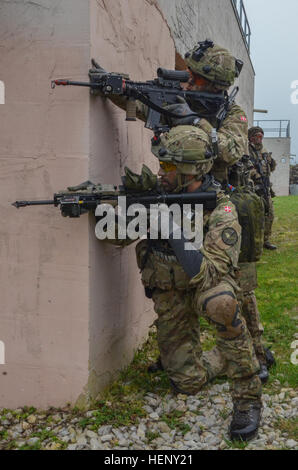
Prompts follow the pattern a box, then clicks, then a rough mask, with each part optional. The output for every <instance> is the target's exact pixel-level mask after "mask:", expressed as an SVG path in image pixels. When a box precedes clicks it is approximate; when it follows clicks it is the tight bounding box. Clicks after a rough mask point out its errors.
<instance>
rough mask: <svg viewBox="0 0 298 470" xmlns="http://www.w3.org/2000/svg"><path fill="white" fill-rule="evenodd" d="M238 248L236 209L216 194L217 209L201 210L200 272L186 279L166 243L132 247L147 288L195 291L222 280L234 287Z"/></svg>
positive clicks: (239, 234) (159, 242)
mask: <svg viewBox="0 0 298 470" xmlns="http://www.w3.org/2000/svg"><path fill="white" fill-rule="evenodd" d="M128 243H129V242H128ZM128 243H126V244H128ZM240 245H241V227H240V225H239V223H238V216H237V211H236V208H235V206H234V205H233V204H232V203H231V201H230V199H229V197H228V196H227V195H226V194H224V193H223V192H222V191H220V193H218V198H217V207H216V208H215V209H214V210H213V211H204V242H203V247H202V248H201V249H200V251H201V253H202V254H203V262H202V264H201V269H200V272H199V273H198V274H197V275H196V276H195V277H194V278H193V279H190V278H189V277H188V275H187V274H186V273H185V271H184V270H183V268H182V266H181V265H180V264H179V261H178V260H177V258H176V256H175V253H174V252H173V250H172V248H171V247H170V245H169V243H168V242H167V241H166V240H142V241H140V242H139V243H138V245H137V246H136V253H137V263H138V266H139V268H140V270H141V272H142V282H143V284H144V286H145V288H148V289H154V288H155V287H159V288H160V289H163V290H171V289H178V290H189V289H192V288H197V289H198V290H200V291H205V290H207V289H210V288H212V287H214V286H216V285H217V284H218V283H219V282H220V281H221V280H223V279H225V280H227V282H230V284H231V285H232V286H233V287H234V288H236V282H235V273H236V271H237V270H238V268H237V263H238V257H239V253H240ZM122 246H123V243H122Z"/></svg>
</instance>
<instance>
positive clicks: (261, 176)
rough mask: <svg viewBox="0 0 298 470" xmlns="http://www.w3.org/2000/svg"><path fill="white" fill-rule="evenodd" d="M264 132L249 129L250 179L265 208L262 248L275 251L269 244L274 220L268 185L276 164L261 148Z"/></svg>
mask: <svg viewBox="0 0 298 470" xmlns="http://www.w3.org/2000/svg"><path fill="white" fill-rule="evenodd" d="M263 137H264V131H263V129H262V128H261V127H251V128H250V129H249V131H248V139H249V155H250V158H251V162H252V164H253V166H254V168H253V169H252V171H251V179H252V180H253V182H254V186H255V191H256V193H257V194H258V195H259V196H261V197H262V199H263V201H264V206H265V233H264V248H267V249H268V250H276V246H275V245H273V244H272V243H271V242H270V236H271V233H272V224H273V220H274V210H273V201H272V197H274V192H273V191H272V188H271V184H270V174H271V172H272V171H274V170H275V168H276V162H275V160H274V159H273V158H272V154H271V153H268V152H267V151H266V149H265V148H264V147H263V143H262V141H263Z"/></svg>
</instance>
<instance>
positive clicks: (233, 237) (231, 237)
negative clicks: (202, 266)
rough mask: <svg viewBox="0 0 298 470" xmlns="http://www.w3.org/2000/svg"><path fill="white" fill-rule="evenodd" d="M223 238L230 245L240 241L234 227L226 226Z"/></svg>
mask: <svg viewBox="0 0 298 470" xmlns="http://www.w3.org/2000/svg"><path fill="white" fill-rule="evenodd" d="M221 238H222V241H223V242H224V243H225V244H226V245H229V246H234V245H236V243H237V242H238V234H237V232H236V230H235V229H233V228H232V227H228V228H225V229H224V230H223V231H222V233H221Z"/></svg>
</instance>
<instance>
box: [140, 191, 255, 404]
mask: <svg viewBox="0 0 298 470" xmlns="http://www.w3.org/2000/svg"><path fill="white" fill-rule="evenodd" d="M218 199H219V202H218V206H217V207H216V209H215V210H214V211H213V212H211V213H205V214H204V225H205V232H206V233H205V237H204V246H203V248H202V249H201V251H202V253H203V254H204V261H203V263H202V266H201V271H200V273H199V274H198V275H197V276H195V277H194V278H193V279H192V280H190V279H189V278H188V276H187V275H186V273H185V272H184V271H183V269H182V267H181V266H180V265H179V263H178V261H177V260H175V255H174V254H172V255H171V254H170V251H169V252H168V254H165V253H163V251H162V250H161V249H160V248H158V245H157V248H156V249H154V248H153V249H151V251H150V252H149V256H148V257H147V260H146V263H145V266H143V260H144V257H145V255H146V253H147V248H148V246H147V245H148V242H147V241H146V240H142V241H141V242H140V243H139V244H138V246H137V261H138V266H139V267H142V266H143V269H142V282H143V284H144V286H145V287H146V288H150V289H151V290H152V292H153V294H152V298H153V301H154V308H155V311H156V313H157V314H158V319H157V321H156V326H157V337H158V345H159V348H160V353H161V361H162V364H163V367H164V368H165V370H166V371H167V373H168V374H169V377H170V379H171V380H172V382H173V383H174V384H175V387H176V388H177V389H178V390H179V391H181V392H184V393H190V394H193V393H196V392H197V391H198V390H200V388H201V387H202V385H203V384H204V383H206V382H207V381H208V380H209V379H211V378H213V377H214V376H216V375H218V374H219V373H220V372H221V373H224V372H225V373H226V374H227V375H228V376H229V377H230V378H231V379H232V380H233V381H235V389H237V393H238V394H239V393H240V395H241V393H242V395H243V398H244V397H246V396H249V397H250V398H252V397H253V396H254V398H255V399H256V400H257V399H259V396H260V382H259V381H258V380H255V378H254V375H255V374H256V372H257V370H258V369H259V364H258V361H257V359H256V356H255V353H254V349H253V344H252V340H251V336H250V334H249V332H248V330H247V327H246V323H245V320H244V319H243V317H242V315H241V312H240V305H239V303H238V301H237V295H238V294H239V288H238V287H237V283H236V279H235V271H236V270H237V259H238V256H239V251H240V242H241V228H240V226H239V224H238V221H237V212H236V209H235V207H234V206H233V204H232V203H231V201H230V200H229V198H228V196H226V195H225V194H223V193H221V194H220V195H219V197H218ZM151 243H152V242H151ZM165 243H167V242H165ZM159 250H160V253H159ZM200 315H204V316H205V317H206V319H207V320H208V321H209V322H210V323H211V324H212V325H214V326H215V327H216V329H217V348H216V350H214V351H212V352H210V353H209V355H208V354H207V355H206V354H205V353H204V354H203V355H202V352H201V346H200V339H199V323H198V322H199V316H200ZM239 380H240V383H238V382H239ZM251 381H253V382H254V385H253V386H252V385H251ZM241 387H242V388H241ZM240 390H242V392H241V391H240ZM235 396H236V395H235Z"/></svg>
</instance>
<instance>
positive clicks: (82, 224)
mask: <svg viewBox="0 0 298 470" xmlns="http://www.w3.org/2000/svg"><path fill="white" fill-rule="evenodd" d="M189 5H190V6H191V7H192V8H193V9H194V11H195V15H197V16H194V18H197V20H198V21H195V22H194V25H195V26H196V28H197V29H196V31H197V32H200V35H199V36H196V35H194V36H191V38H190V37H189V36H187V33H186V32H185V31H188V32H189V31H190V30H192V28H191V27H190V26H189V25H188V22H189V21H190V19H192V20H193V17H192V15H191V14H190V13H189V11H192V10H189V8H188V7H189ZM173 6H175V11H174V13H172V12H173ZM182 7H183V8H182ZM184 11H186V12H188V13H187V14H184ZM173 14H175V15H176V17H175V18H176V20H177V21H178V19H179V22H180V23H179V24H180V26H181V30H183V31H184V33H183V34H182V36H181V39H179V34H177V33H176V32H175V30H174V28H173V24H172V23H171V15H173ZM233 15H234V13H233V10H232V9H231V6H230V3H229V2H227V1H226V0H220V1H217V0H213V1H210V0H209V1H208V2H207V1H206V2H205V1H200V2H194V1H193V0H190V1H188V2H184V1H183V0H181V1H180V2H178V1H176V0H175V1H174V0H171V2H166V1H165V0H164V1H161V0H160V1H159V3H157V0H109V1H104V0H84V1H82V0H39V1H38V2H32V1H28V0H19V1H14V2H7V1H6V2H0V46H1V55H0V82H1V85H2V84H3V86H2V87H1V90H2V92H1V97H0V99H1V101H0V120H1V126H0V180H1V184H0V195H1V197H0V218H1V221H2V224H1V229H0V286H1V287H0V299H1V303H0V344H1V357H0V406H1V407H18V406H23V405H34V406H37V407H47V406H50V405H51V406H63V405H64V404H65V403H67V402H70V403H72V404H74V403H76V402H77V403H79V404H81V405H86V404H88V401H89V400H90V399H93V398H95V397H96V395H97V393H98V392H99V391H100V390H101V389H102V388H103V387H104V386H105V385H106V384H107V383H108V382H109V381H110V380H111V379H112V377H113V376H114V375H115V374H116V373H117V371H118V370H119V369H120V368H121V367H123V366H124V365H126V364H127V363H128V362H129V360H130V359H131V358H132V355H133V352H134V350H135V349H136V348H137V347H138V345H140V344H141V343H142V341H143V340H144V339H145V337H146V335H147V331H148V325H149V324H151V323H152V320H153V318H154V314H153V310H152V303H151V302H150V301H149V300H147V299H145V297H144V292H143V288H142V286H141V282H140V279H139V273H138V270H137V267H136V263H135V255H134V247H133V246H132V247H129V248H128V249H127V250H120V249H117V248H115V247H113V246H108V245H105V244H103V243H100V242H99V241H98V240H97V239H96V237H95V234H94V228H95V220H94V217H92V216H91V215H90V216H88V215H85V216H83V217H81V218H80V219H69V218H67V219H64V218H62V217H61V215H60V212H59V210H58V209H57V208H54V207H46V206H40V207H27V208H24V209H19V210H18V211H17V210H16V209H15V208H14V207H12V206H11V203H12V202H14V201H15V200H20V199H49V198H51V197H52V195H53V193H54V192H57V191H58V190H61V189H63V188H66V187H67V186H69V185H73V184H78V183H80V182H81V181H84V180H86V179H91V180H93V181H95V182H99V181H101V182H105V183H115V184H117V183H119V182H120V176H121V175H122V174H123V169H124V166H125V165H127V166H130V167H131V168H132V169H133V170H134V171H140V169H141V166H142V163H143V162H146V163H147V164H148V165H149V166H150V167H151V168H152V169H153V170H154V169H157V162H155V161H153V160H152V156H151V155H150V150H149V149H150V132H149V131H147V130H145V129H144V126H143V123H129V122H126V121H125V115H124V113H123V112H122V111H121V110H119V109H117V108H116V107H115V106H114V105H113V104H112V103H110V102H108V101H105V100H103V99H102V98H100V97H97V98H95V97H91V96H90V95H89V92H88V89H86V88H77V87H65V88H64V87H57V88H56V89H55V90H52V89H51V88H50V81H51V79H54V78H60V77H67V78H71V79H73V80H87V79H88V74H87V73H88V68H89V66H90V59H91V57H95V58H96V59H97V60H98V62H99V63H100V64H101V65H102V66H103V67H105V68H106V69H108V70H113V71H124V72H129V73H130V76H131V78H133V79H137V80H148V79H150V78H153V77H154V76H155V75H156V69H157V67H159V66H163V67H165V68H174V67H175V45H176V47H177V50H178V52H179V53H180V54H181V55H182V54H183V53H184V51H185V48H186V47H189V46H192V45H193V42H196V41H197V40H200V39H205V37H206V36H210V37H212V38H213V39H214V40H215V41H217V42H219V43H221V44H223V45H224V46H226V47H228V48H230V49H231V51H232V52H233V53H234V54H235V55H237V56H239V58H242V57H244V56H245V51H244V49H243V48H244V45H243V43H242V38H241V36H240V33H239V30H238V29H237V28H238V23H237V22H236V17H235V16H233ZM165 18H166V19H167V21H166V20H165ZM182 24H183V25H184V26H183V27H182ZM195 36H196V37H195ZM192 39H194V41H192ZM245 60H246V64H247V65H246V67H247V71H246V72H245V74H244V75H243V76H242V77H241V80H242V81H243V90H242V94H241V96H240V99H239V100H238V101H239V103H243V104H244V105H245V109H246V111H247V113H248V115H250V107H251V100H250V98H251V91H252V90H253V70H252V67H251V65H250V64H249V61H248V60H247V56H245ZM241 83H242V82H241ZM241 86H242V85H241ZM244 88H246V92H245V93H246V94H247V98H246V101H245V98H244V96H245V93H244ZM4 90H5V97H3V94H4ZM3 98H5V104H1V103H2V102H3V101H4V99H3ZM3 363H4V364H3Z"/></svg>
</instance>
